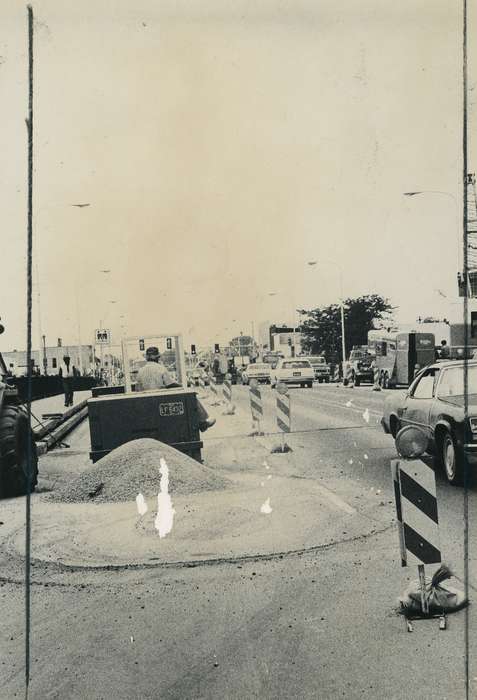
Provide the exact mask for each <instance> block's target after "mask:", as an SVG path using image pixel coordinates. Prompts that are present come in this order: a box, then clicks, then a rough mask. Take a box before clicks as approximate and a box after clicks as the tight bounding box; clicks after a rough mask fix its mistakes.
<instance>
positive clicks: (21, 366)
mask: <svg viewBox="0 0 477 700" xmlns="http://www.w3.org/2000/svg"><path fill="white" fill-rule="evenodd" d="M2 355H3V359H4V361H5V364H6V366H7V369H9V370H10V371H11V372H12V374H14V375H15V376H21V375H23V374H26V373H27V351H26V350H11V351H9V352H2ZM65 356H66V357H69V358H70V367H75V368H76V369H78V370H81V373H82V374H89V373H90V372H92V371H94V369H95V364H94V352H93V346H92V345H81V346H78V345H63V346H61V345H60V346H53V347H46V348H45V349H44V350H43V349H42V350H41V352H40V351H39V350H32V352H31V358H32V360H33V366H34V369H35V371H36V372H38V371H40V372H41V374H45V373H46V374H58V373H59V368H60V366H61V363H62V362H63V357H65ZM45 362H46V364H45ZM45 369H46V372H45Z"/></svg>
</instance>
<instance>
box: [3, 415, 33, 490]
mask: <svg viewBox="0 0 477 700" xmlns="http://www.w3.org/2000/svg"><path fill="white" fill-rule="evenodd" d="M29 444H30V447H31V475H30V480H29V479H28V445H29ZM29 481H30V484H29V483H28V482H29ZM37 483H38V455H37V453H36V445H35V439H34V437H33V433H32V432H31V430H30V427H29V425H28V416H27V414H26V413H25V411H24V410H23V409H22V408H20V406H5V407H4V408H3V410H2V411H1V413H0V498H10V497H12V496H22V495H24V494H26V493H27V491H28V490H29V491H30V492H31V491H34V489H35V486H36V485H37ZM28 486H30V488H28Z"/></svg>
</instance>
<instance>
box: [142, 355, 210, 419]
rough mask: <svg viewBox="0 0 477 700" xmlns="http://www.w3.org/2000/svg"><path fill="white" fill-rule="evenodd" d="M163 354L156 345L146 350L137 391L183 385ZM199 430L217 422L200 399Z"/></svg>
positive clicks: (198, 410) (198, 403)
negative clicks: (167, 364) (163, 358)
mask: <svg viewBox="0 0 477 700" xmlns="http://www.w3.org/2000/svg"><path fill="white" fill-rule="evenodd" d="M160 359H161V355H160V352H159V350H158V348H156V347H150V348H147V350H146V364H145V365H144V367H141V369H140V370H139V372H138V374H137V379H136V391H154V390H157V389H173V388H174V387H180V386H181V385H180V384H178V383H177V382H176V381H174V379H173V377H172V375H171V374H170V372H169V371H168V369H167V368H166V367H165V366H164V365H163V364H162V362H161V361H160ZM197 415H198V418H199V430H200V431H201V432H204V431H205V430H207V429H208V428H211V427H212V426H213V425H214V424H215V418H209V415H208V413H207V411H206V410H205V408H204V407H203V405H202V404H201V403H200V401H197Z"/></svg>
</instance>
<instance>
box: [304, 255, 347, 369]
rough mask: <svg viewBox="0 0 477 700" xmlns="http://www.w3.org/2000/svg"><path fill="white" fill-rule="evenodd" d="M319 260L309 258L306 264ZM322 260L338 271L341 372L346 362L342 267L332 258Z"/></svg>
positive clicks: (312, 264)
mask: <svg viewBox="0 0 477 700" xmlns="http://www.w3.org/2000/svg"><path fill="white" fill-rule="evenodd" d="M319 262H320V261H319V260H309V261H308V265H309V266H310V267H314V266H315V265H317V264H318V263H319ZM323 262H326V263H328V264H329V265H334V266H335V267H336V268H337V270H338V273H339V279H340V310H341V356H342V360H343V374H344V371H345V362H346V339H345V316H344V300H343V268H342V267H341V265H338V263H337V262H335V261H334V260H328V259H326V260H323Z"/></svg>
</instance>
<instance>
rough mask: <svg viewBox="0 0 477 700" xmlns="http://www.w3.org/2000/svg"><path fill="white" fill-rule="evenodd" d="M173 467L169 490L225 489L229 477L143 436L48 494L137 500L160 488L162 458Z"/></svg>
mask: <svg viewBox="0 0 477 700" xmlns="http://www.w3.org/2000/svg"><path fill="white" fill-rule="evenodd" d="M161 457H163V458H164V459H165V460H166V463H167V466H168V467H169V493H170V494H171V495H172V496H174V495H189V494H193V493H201V492H202V491H214V490H219V489H224V488H226V487H227V486H229V485H230V481H229V480H228V479H225V478H223V477H222V476H219V475H218V474H217V473H216V472H215V471H213V470H212V469H209V468H208V467H204V466H203V465H202V464H199V462H197V461H196V460H195V459H192V458H191V457H188V456H187V455H185V454H182V452H179V451H178V450H175V449H174V448H173V447H170V446H169V445H165V444H164V443H162V442H159V441H158V440H152V439H150V438H142V439H140V440H132V441H131V442H127V443H125V444H124V445H121V446H120V447H117V448H116V449H115V450H113V451H112V452H110V453H109V454H108V455H106V457H103V458H102V459H100V460H99V461H98V462H96V464H94V465H93V466H92V467H90V468H89V469H87V470H86V471H85V472H83V473H82V474H81V475H80V476H79V477H76V478H75V479H74V480H73V481H71V482H70V483H68V484H63V485H62V486H61V487H60V488H59V489H58V490H57V491H54V492H53V493H51V494H49V495H48V499H49V500H53V501H56V502H58V503H82V502H89V503H91V502H92V503H105V502H109V503H111V502H117V501H133V500H134V499H135V498H136V496H137V495H138V493H142V494H143V495H144V496H145V497H146V498H147V497H150V496H156V495H157V493H158V491H159V485H160V478H161V475H160V473H159V467H160V462H159V460H160V458H161Z"/></svg>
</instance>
